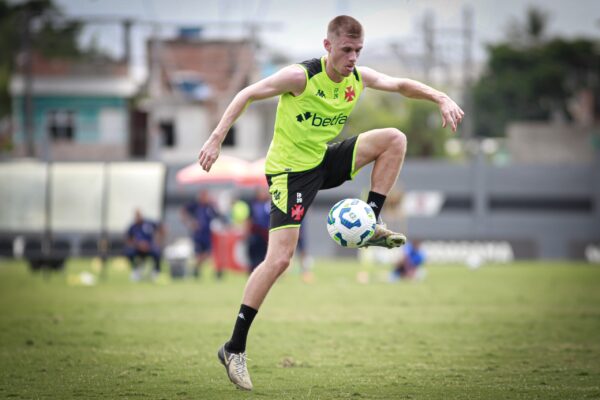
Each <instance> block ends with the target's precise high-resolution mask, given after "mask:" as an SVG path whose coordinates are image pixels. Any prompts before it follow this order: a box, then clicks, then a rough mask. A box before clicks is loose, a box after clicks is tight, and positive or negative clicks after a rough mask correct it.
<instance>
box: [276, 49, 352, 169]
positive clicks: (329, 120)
mask: <svg viewBox="0 0 600 400" xmlns="http://www.w3.org/2000/svg"><path fill="white" fill-rule="evenodd" d="M298 65H300V66H301V67H302V68H303V69H304V71H305V73H306V87H305V88H304V91H303V92H302V94H300V95H298V96H294V95H292V94H291V93H284V94H282V95H281V96H280V97H279V104H278V105H277V116H276V118H275V132H274V134H273V140H272V141H271V146H270V147H269V152H268V153H267V159H266V165H265V171H266V173H267V174H279V173H283V172H300V171H306V170H309V169H312V168H314V167H316V166H317V165H319V164H320V163H321V161H322V160H323V157H324V155H325V151H326V150H327V142H329V141H330V140H331V139H333V138H335V137H336V136H337V135H338V134H339V133H340V132H341V130H342V128H343V127H344V124H345V123H346V120H347V119H348V116H349V115H350V113H351V112H352V110H353V109H354V106H355V105H356V102H357V101H358V97H359V96H360V94H361V93H362V90H363V85H362V82H361V77H360V73H359V72H358V69H356V68H355V69H354V72H353V73H352V74H350V75H349V76H347V77H345V78H344V79H343V80H342V81H341V82H340V83H336V82H333V81H332V80H331V79H329V76H328V75H327V73H326V72H325V57H321V59H317V58H314V59H312V60H309V61H304V62H302V63H300V64H298Z"/></svg>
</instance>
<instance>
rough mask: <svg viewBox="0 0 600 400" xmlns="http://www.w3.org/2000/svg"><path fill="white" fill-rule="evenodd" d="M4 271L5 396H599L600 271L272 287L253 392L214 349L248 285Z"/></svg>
mask: <svg viewBox="0 0 600 400" xmlns="http://www.w3.org/2000/svg"><path fill="white" fill-rule="evenodd" d="M90 264H91V262H90V260H74V261H71V262H70V263H69V264H68V265H67V268H66V271H65V272H64V273H62V274H57V275H53V276H51V277H49V278H44V277H43V276H42V275H32V274H30V273H29V272H28V270H27V268H26V266H25V264H23V263H20V262H12V261H10V262H9V261H0V398H17V399H19V398H23V399H71V398H77V399H143V398H151V399H600V268H599V267H598V266H595V267H594V266H588V265H583V264H559V263H555V264H553V263H550V264H542V263H537V264H534V263H527V264H525V263H524V264H513V265H503V266H500V265H499V266H485V267H482V268H480V269H478V270H474V271H473V270H469V269H467V268H466V267H463V266H437V267H436V266H433V267H428V275H427V278H426V279H425V280H424V281H422V282H399V283H395V284H389V283H385V282H383V281H380V280H379V279H377V277H378V276H379V275H380V274H383V273H384V271H385V270H384V269H378V268H375V267H371V269H370V273H371V276H372V277H373V278H375V279H372V282H371V283H369V284H360V283H357V281H356V279H355V277H356V275H357V272H358V271H359V270H360V267H359V266H358V265H357V264H354V263H353V261H351V260H336V261H329V260H322V261H320V262H317V263H316V266H315V267H316V268H315V275H316V279H315V281H314V282H313V283H312V284H310V285H309V284H305V283H302V281H301V280H300V279H299V276H298V275H296V274H294V273H292V272H290V273H289V274H288V275H286V276H284V277H283V279H282V280H281V281H280V282H278V284H277V285H276V286H275V288H274V289H273V290H272V292H271V293H270V295H269V297H268V298H267V301H266V302H265V305H264V306H263V308H262V309H261V311H260V313H259V314H258V316H257V319H256V320H255V323H254V327H253V330H252V331H251V333H250V338H249V343H248V351H249V356H250V362H249V369H250V373H251V376H252V379H253V381H254V386H255V390H254V391H253V392H250V393H248V392H241V391H238V390H236V389H235V388H234V387H233V386H232V385H231V384H230V383H229V381H228V379H227V377H226V375H225V371H224V369H223V367H222V366H221V365H220V364H219V363H218V361H217V358H216V351H217V349H218V347H219V346H220V345H221V344H222V342H223V341H225V340H226V339H227V338H228V337H229V334H230V332H231V328H232V324H233V321H234V318H235V316H236V314H237V310H238V307H239V301H240V296H241V292H242V288H243V285H244V277H243V276H239V275H228V276H227V277H226V279H225V280H224V281H222V282H216V281H215V280H214V279H213V278H212V276H208V275H207V276H205V277H204V278H205V279H204V280H202V281H200V282H196V281H191V280H190V281H182V282H171V281H170V280H169V279H168V278H167V277H166V276H163V277H161V279H160V280H159V281H158V282H157V283H150V282H143V283H136V284H134V283H131V282H129V280H128V272H127V270H126V269H124V268H123V267H119V265H118V264H116V265H113V266H112V267H111V268H110V270H109V272H108V276H107V277H106V279H105V280H103V281H102V280H101V281H99V282H98V284H96V285H95V286H91V287H86V286H80V285H77V284H76V283H77V282H76V281H75V279H74V276H76V274H77V273H79V272H80V271H82V270H90Z"/></svg>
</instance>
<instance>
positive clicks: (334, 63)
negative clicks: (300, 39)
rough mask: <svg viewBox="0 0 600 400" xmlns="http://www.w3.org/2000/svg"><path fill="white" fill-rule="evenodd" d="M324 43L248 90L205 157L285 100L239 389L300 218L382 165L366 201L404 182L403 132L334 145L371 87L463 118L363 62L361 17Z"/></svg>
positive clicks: (232, 374) (424, 90) (231, 351)
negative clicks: (261, 312) (253, 329)
mask: <svg viewBox="0 0 600 400" xmlns="http://www.w3.org/2000/svg"><path fill="white" fill-rule="evenodd" d="M323 44H324V47H325V50H326V52H327V54H326V55H325V56H323V57H321V58H318V59H317V58H315V59H312V60H308V61H304V62H302V63H300V64H295V65H290V66H287V67H285V68H283V69H281V70H280V71H278V72H276V73H275V74H273V75H271V76H270V77H267V78H265V79H263V80H261V81H259V82H256V83H254V84H251V85H250V86H248V87H246V88H244V89H242V90H241V91H240V92H239V93H238V94H237V95H236V96H235V97H234V99H233V100H232V101H231V103H230V104H229V106H228V107H227V109H226V110H225V112H224V114H223V116H222V117H221V120H220V122H219V124H218V125H217V127H216V128H215V130H214V131H213V132H212V134H211V135H210V137H209V138H208V139H207V141H206V143H204V145H203V146H202V149H201V150H200V154H199V157H198V162H199V163H200V165H201V166H202V168H203V169H204V170H206V171H210V168H211V166H212V165H213V163H214V162H215V160H216V159H217V157H218V156H219V153H220V150H221V143H222V142H223V139H224V138H225V135H226V133H227V131H228V130H229V129H230V127H231V126H232V125H233V123H234V122H235V121H236V119H237V118H238V117H239V116H240V115H241V114H242V112H243V111H244V109H245V108H246V107H247V106H248V105H249V104H250V103H251V102H253V101H256V100H262V99H266V98H269V97H273V96H280V97H279V104H278V106H277V116H276V119H275V133H274V135H273V140H272V142H271V146H270V148H269V151H268V154H267V159H266V165H265V170H266V171H265V172H266V175H267V181H268V183H269V188H270V193H271V204H272V206H271V221H270V231H269V245H268V249H267V255H266V257H265V260H264V261H263V262H262V263H261V264H260V265H259V266H258V268H256V269H255V270H254V273H253V274H252V275H251V276H250V278H249V279H248V282H247V283H246V287H245V289H244V295H243V298H242V305H241V308H240V310H239V312H238V315H237V319H236V322H235V326H234V329H233V334H232V336H231V339H230V340H229V341H228V342H226V343H225V344H224V345H223V346H222V347H221V348H220V349H219V351H218V356H219V359H220V361H221V363H222V364H223V365H224V366H225V368H226V370H227V375H228V376H229V379H230V380H231V381H232V382H233V383H234V384H235V385H236V386H237V387H238V388H240V389H245V390H251V389H252V382H251V380H250V375H249V374H248V369H247V365H246V339H247V336H248V330H249V329H250V325H251V324H252V321H253V319H254V317H255V315H256V313H257V312H258V309H259V308H260V306H261V304H262V302H263V300H264V299H265V297H266V295H267V293H268V291H269V289H270V288H271V286H272V285H273V284H274V283H275V281H276V280H277V278H278V277H279V276H280V275H281V274H282V273H283V272H284V271H285V270H286V268H287V267H288V266H289V264H290V260H291V258H292V256H293V254H294V250H295V249H296V243H297V241H298V231H299V227H300V224H301V223H302V219H303V218H304V216H305V213H306V211H307V210H308V208H309V206H310V204H311V202H312V201H313V200H314V198H315V195H316V193H317V191H319V190H321V189H329V188H333V187H336V186H339V185H341V184H342V183H343V182H344V181H346V180H349V179H352V178H353V177H354V175H355V174H356V173H357V172H358V170H360V169H361V168H362V167H363V166H365V165H367V164H369V163H371V162H373V163H374V165H373V170H372V173H371V191H370V192H369V195H368V198H367V203H368V204H370V205H371V206H372V207H373V211H374V212H375V214H376V216H377V217H378V216H379V212H380V211H381V207H382V206H383V203H384V201H385V198H386V194H387V193H388V192H389V191H390V189H391V188H392V187H393V186H394V184H395V182H396V179H397V178H398V174H399V173H400V168H401V167H402V163H403V160H404V154H405V151H406V136H405V135H404V134H403V133H402V132H400V131H399V130H398V129H395V128H384V129H374V130H371V131H368V132H364V133H361V134H360V135H358V136H357V137H353V138H349V139H346V140H344V141H342V142H340V143H337V144H332V145H328V144H327V143H328V142H329V141H330V140H331V139H333V138H334V137H336V136H337V135H338V133H339V132H340V131H341V130H342V128H343V126H344V124H345V123H346V120H347V118H348V116H349V115H350V113H351V111H352V109H353V108H354V106H355V104H356V102H357V100H358V97H359V96H360V94H361V93H362V91H363V90H364V89H366V88H373V89H377V90H383V91H386V92H394V93H399V94H401V95H404V96H406V97H410V98H415V99H425V100H429V101H432V102H434V103H436V104H437V105H438V106H439V108H440V112H441V117H442V126H444V127H445V126H446V125H447V124H449V125H450V127H451V129H452V131H456V126H457V124H458V123H459V122H460V121H461V119H462V118H463V115H464V113H463V111H462V110H461V109H460V107H459V106H458V105H457V104H456V103H455V102H454V101H453V100H452V99H451V98H450V97H448V96H447V95H446V94H444V93H442V92H440V91H437V90H435V89H433V88H431V87H429V86H427V85H424V84H422V83H419V82H416V81H414V80H410V79H404V78H394V77H391V76H388V75H385V74H383V73H380V72H377V71H375V70H373V69H371V68H367V67H363V66H358V65H357V61H358V57H359V55H360V52H361V50H362V48H363V29H362V26H361V24H360V23H359V22H358V21H357V20H356V19H354V18H352V17H349V16H345V15H342V16H338V17H336V18H334V19H333V20H331V22H330V23H329V25H328V29H327V37H326V38H325V39H324V40H323ZM405 241H406V238H405V237H404V235H402V234H400V233H396V232H392V231H390V230H388V229H386V227H385V226H384V225H383V224H382V223H378V224H377V226H376V230H375V234H374V235H373V237H372V238H371V239H370V240H369V241H368V242H367V243H366V245H367V246H382V247H387V248H393V247H398V246H401V245H403V244H404V243H405Z"/></svg>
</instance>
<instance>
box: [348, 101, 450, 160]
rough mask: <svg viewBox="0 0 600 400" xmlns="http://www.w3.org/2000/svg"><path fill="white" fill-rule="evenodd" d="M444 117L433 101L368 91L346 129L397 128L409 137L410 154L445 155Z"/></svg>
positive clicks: (351, 131) (408, 152)
mask: <svg viewBox="0 0 600 400" xmlns="http://www.w3.org/2000/svg"><path fill="white" fill-rule="evenodd" d="M441 121H442V120H441V116H440V112H439V108H438V107H437V106H436V105H435V104H433V103H430V102H426V101H419V100H411V99H403V98H401V97H398V96H393V95H390V94H389V93H381V92H376V91H369V92H366V93H365V94H364V95H363V97H362V98H361V100H360V103H359V105H358V106H357V107H356V110H355V111H354V113H353V114H352V116H351V117H350V119H349V120H348V127H347V129H346V130H345V131H344V133H345V134H350V133H351V134H353V135H354V134H358V133H362V132H365V131H368V130H371V129H378V128H387V127H392V128H397V129H399V130H401V131H402V132H404V134H405V135H406V137H407V139H408V149H407V156H408V157H443V156H445V150H444V144H445V142H446V139H447V138H448V137H449V136H450V133H449V132H450V131H449V130H448V129H443V128H442V122H441Z"/></svg>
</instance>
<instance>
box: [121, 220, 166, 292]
mask: <svg viewBox="0 0 600 400" xmlns="http://www.w3.org/2000/svg"><path fill="white" fill-rule="evenodd" d="M163 236H164V231H163V227H162V225H161V224H159V223H157V222H155V221H152V220H149V219H146V218H144V216H143V215H142V212H141V211H140V210H139V209H136V210H135V217H134V221H133V223H132V224H131V225H130V226H129V229H127V234H126V238H125V256H126V257H127V258H128V259H129V261H130V263H131V268H132V278H133V279H134V280H139V278H140V271H139V268H138V260H141V259H144V258H146V257H150V258H152V260H153V262H154V268H153V277H156V276H158V274H159V273H160V260H161V244H162V240H163Z"/></svg>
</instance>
